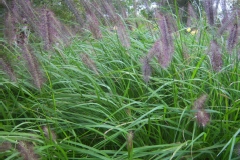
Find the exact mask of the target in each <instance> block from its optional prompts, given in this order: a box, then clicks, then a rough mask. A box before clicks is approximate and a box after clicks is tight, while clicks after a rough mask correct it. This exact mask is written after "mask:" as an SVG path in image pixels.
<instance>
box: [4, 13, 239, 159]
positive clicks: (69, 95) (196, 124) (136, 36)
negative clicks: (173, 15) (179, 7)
mask: <svg viewBox="0 0 240 160" xmlns="http://www.w3.org/2000/svg"><path fill="white" fill-rule="evenodd" d="M175 20H176V22H177V23H176V24H177V31H176V32H174V33H173V34H172V36H173V37H172V38H173V46H174V53H173V57H172V59H171V63H170V64H169V66H167V67H165V68H163V67H161V64H159V62H158V59H157V57H156V56H154V57H153V58H151V59H149V64H147V65H148V66H147V67H148V68H147V70H146V68H144V64H145V62H143V59H144V57H146V56H147V55H148V53H149V51H150V50H151V48H152V47H153V45H154V43H155V42H156V41H157V40H158V38H159V37H161V34H160V31H159V27H158V25H157V24H156V23H155V22H153V21H147V20H144V19H143V20H142V21H141V26H140V27H139V28H133V30H128V34H129V38H130V42H131V45H130V47H129V48H127V47H124V46H123V45H122V43H121V41H120V38H119V36H118V34H117V33H116V31H115V30H112V31H110V30H109V29H108V28H107V27H104V26H101V32H102V38H101V39H94V38H93V37H92V36H91V32H89V31H87V32H86V33H85V35H82V36H81V37H79V36H77V35H76V36H75V37H74V38H72V40H71V43H69V44H68V45H65V46H62V45H61V44H59V45H58V46H54V47H53V49H52V50H49V51H46V50H43V49H42V48H41V45H42V44H41V42H39V41H37V40H35V38H34V37H33V38H32V39H33V40H30V41H29V46H30V47H29V55H30V56H29V55H28V56H26V57H27V58H29V57H30V58H31V57H33V62H32V63H34V65H32V64H31V63H30V62H29V61H28V60H27V62H26V60H25V59H27V58H26V57H25V59H24V56H22V55H23V54H22V53H21V51H20V49H19V47H14V46H11V47H10V46H9V45H7V43H6V40H5V39H3V38H2V39H1V48H2V51H1V52H2V53H4V54H6V55H7V57H8V59H10V61H9V62H6V61H5V59H0V60H1V61H0V62H1V64H2V66H3V70H0V77H1V79H0V100H1V101H0V106H1V107H0V118H1V119H0V130H1V131H0V143H2V144H1V146H0V159H8V160H10V159H14V160H16V159H22V158H23V159H64V160H65V159H72V160H73V159H82V160H83V159H89V160H93V159H98V160H100V159H101V160H108V159H116V160H124V159H132V160H153V159H154V160H170V159H172V160H190V159H194V160H217V159H219V160H227V159H228V160H237V159H239V156H240V143H239V142H240V137H239V134H240V113H239V112H240V109H239V108H240V99H239V98H240V80H239V76H240V68H239V60H238V58H237V56H238V50H239V46H238V45H236V47H234V48H232V50H231V54H230V51H229V50H228V49H226V48H227V47H226V37H228V33H227V32H226V33H225V34H224V35H223V36H221V37H222V38H214V36H213V34H212V32H213V31H214V29H212V28H207V27H206V26H207V25H208V23H207V22H206V18H205V17H204V16H203V17H200V21H199V22H198V24H197V26H198V28H197V29H198V32H197V33H196V34H191V33H190V32H187V31H186V30H187V28H186V27H185V26H184V25H183V24H181V23H180V22H179V21H177V19H175ZM149 26H150V27H149ZM160 30H161V28H160ZM30 36H31V35H30ZM32 36H34V35H32ZM213 38H214V40H216V42H217V46H218V49H219V50H220V52H221V58H222V66H220V69H219V70H217V71H216V70H215V69H214V67H213V63H214V60H212V59H211V56H210V55H209V54H208V52H209V50H210V51H211V45H210V44H212V40H213ZM31 55H34V56H31ZM34 57H35V58H34ZM30 61H31V60H30ZM6 64H8V65H6ZM9 64H11V65H12V70H11V69H10V70H9V68H10V67H9ZM4 66H5V67H4ZM6 66H7V67H6ZM32 66H35V67H36V66H37V67H36V70H35V71H32V70H34V68H32ZM145 67H146V66H145ZM6 68H7V69H8V70H6ZM5 71H6V72H5ZM13 71H14V72H13ZM32 72H33V73H36V74H35V75H34V74H32ZM145 72H147V73H145ZM150 73H151V74H150ZM11 75H12V77H14V76H15V78H11ZM148 79H149V80H148ZM39 84H40V85H39ZM39 86H40V87H39ZM20 155H21V156H20Z"/></svg>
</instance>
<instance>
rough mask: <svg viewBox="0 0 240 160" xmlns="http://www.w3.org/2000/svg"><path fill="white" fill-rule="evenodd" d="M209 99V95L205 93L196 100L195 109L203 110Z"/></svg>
mask: <svg viewBox="0 0 240 160" xmlns="http://www.w3.org/2000/svg"><path fill="white" fill-rule="evenodd" d="M206 100H207V95H206V94H204V95H202V96H201V97H199V98H198V99H197V100H196V101H195V102H194V106H193V109H195V110H201V109H203V108H204V104H205V102H206Z"/></svg>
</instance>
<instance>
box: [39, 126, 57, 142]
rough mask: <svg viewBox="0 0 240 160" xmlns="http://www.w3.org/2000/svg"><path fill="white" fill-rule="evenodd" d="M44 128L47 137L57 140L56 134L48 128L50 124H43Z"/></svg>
mask: <svg viewBox="0 0 240 160" xmlns="http://www.w3.org/2000/svg"><path fill="white" fill-rule="evenodd" d="M42 130H43V133H44V136H45V137H47V138H48V139H51V140H53V141H56V140H57V136H56V134H55V133H54V132H53V131H52V130H51V129H50V128H48V126H43V127H42Z"/></svg>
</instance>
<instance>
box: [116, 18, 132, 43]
mask: <svg viewBox="0 0 240 160" xmlns="http://www.w3.org/2000/svg"><path fill="white" fill-rule="evenodd" d="M117 34H118V38H119V40H120V42H121V43H122V45H123V46H124V47H126V48H130V45H131V44H130V39H129V36H128V33H127V29H126V27H125V25H124V23H123V21H122V19H121V18H120V17H119V16H118V23H117Z"/></svg>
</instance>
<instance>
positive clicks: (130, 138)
mask: <svg viewBox="0 0 240 160" xmlns="http://www.w3.org/2000/svg"><path fill="white" fill-rule="evenodd" d="M133 137H134V133H133V131H129V132H128V134H127V149H128V151H131V150H132V149H133Z"/></svg>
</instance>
